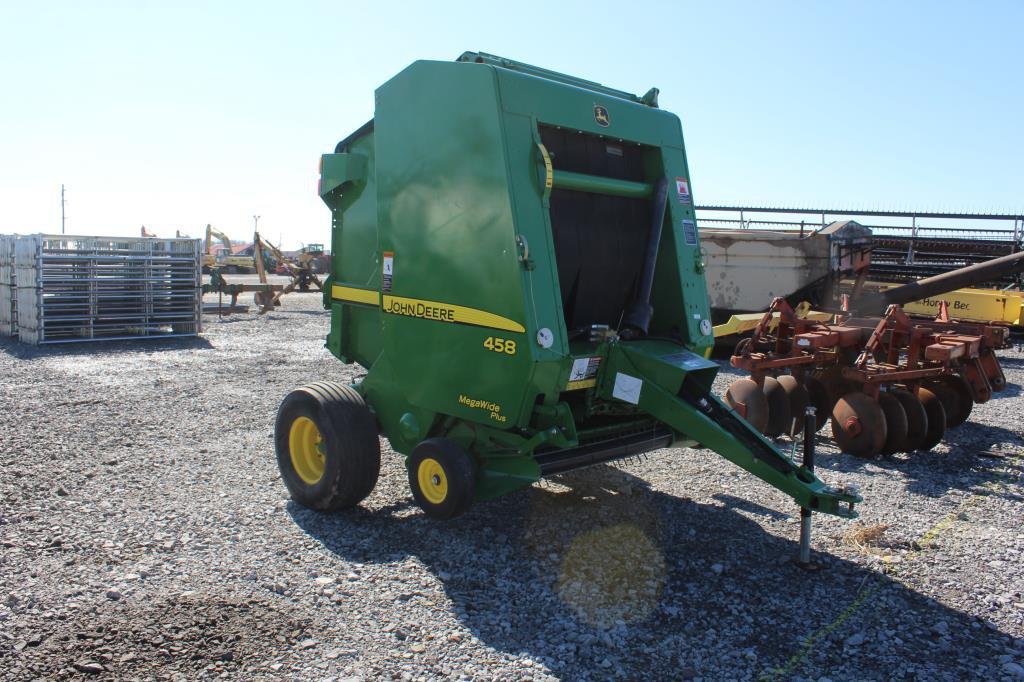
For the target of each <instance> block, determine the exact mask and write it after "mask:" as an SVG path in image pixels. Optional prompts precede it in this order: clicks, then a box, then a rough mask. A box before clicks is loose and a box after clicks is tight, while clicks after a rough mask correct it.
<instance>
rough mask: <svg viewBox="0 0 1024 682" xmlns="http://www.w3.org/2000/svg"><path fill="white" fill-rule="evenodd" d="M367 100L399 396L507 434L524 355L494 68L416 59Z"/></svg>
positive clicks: (385, 323)
mask: <svg viewBox="0 0 1024 682" xmlns="http://www.w3.org/2000/svg"><path fill="white" fill-rule="evenodd" d="M376 99H377V106H376V114H375V130H376V133H375V136H376V138H377V149H376V153H377V172H376V179H377V183H378V196H379V197H381V199H380V203H379V204H378V207H377V209H378V210H377V215H378V222H379V225H380V240H379V244H378V246H377V249H378V252H379V253H383V252H388V253H391V254H393V259H394V260H393V268H394V271H393V278H392V287H391V290H390V291H385V290H382V291H381V304H382V310H383V315H382V333H383V338H384V353H385V355H386V356H387V359H388V362H389V363H390V366H391V368H392V370H393V373H394V377H395V380H396V382H397V384H398V385H400V386H402V387H403V388H404V389H405V395H404V396H403V399H404V400H407V401H408V402H409V403H410V404H412V405H415V406H417V407H420V408H424V409H429V410H432V411H434V412H438V413H442V414H446V415H452V416H455V417H459V418H462V419H466V420H469V421H473V422H478V423H481V424H488V425H491V426H495V427H498V428H509V427H512V426H515V425H516V424H518V423H519V422H520V419H521V417H522V418H524V419H528V415H522V414H521V409H520V406H521V404H522V396H523V394H524V393H525V391H526V385H527V383H528V380H529V374H530V363H531V355H530V353H531V350H530V345H529V344H530V339H529V338H528V337H527V334H526V326H525V325H526V309H525V305H524V295H523V286H522V278H521V274H520V270H521V267H522V266H521V265H520V263H519V261H518V257H517V246H516V240H515V234H516V232H515V225H514V221H513V217H512V210H511V202H510V197H509V183H508V177H507V168H506V159H505V156H504V145H503V138H502V130H501V122H500V117H499V113H500V110H499V106H498V99H497V91H496V84H495V78H494V72H493V69H491V68H489V67H486V66H482V65H477V64H459V63H445V62H427V61H423V62H416V63H415V64H413V65H412V66H410V67H409V68H407V69H405V70H404V71H403V72H402V73H400V74H399V75H398V76H396V77H395V78H393V79H391V80H390V81H388V82H387V83H385V84H384V85H383V86H381V87H380V88H379V89H378V91H377V98H376ZM424 358H429V359H430V360H429V361H424ZM424 426H426V425H424Z"/></svg>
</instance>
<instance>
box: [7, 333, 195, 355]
mask: <svg viewBox="0 0 1024 682" xmlns="http://www.w3.org/2000/svg"><path fill="white" fill-rule="evenodd" d="M213 348H214V345H213V344H212V343H210V341H209V339H207V338H206V337H203V336H174V337H169V338H166V339H136V340H133V341H90V342H89V343H54V344H46V345H41V346H33V345H30V344H27V343H20V342H18V341H17V340H14V339H0V352H3V353H7V354H8V355H10V356H11V357H13V358H15V359H17V360H33V359H35V358H49V357H54V356H69V355H71V356H78V355H83V356H84V355H125V354H130V353H159V352H162V351H173V350H211V349H213Z"/></svg>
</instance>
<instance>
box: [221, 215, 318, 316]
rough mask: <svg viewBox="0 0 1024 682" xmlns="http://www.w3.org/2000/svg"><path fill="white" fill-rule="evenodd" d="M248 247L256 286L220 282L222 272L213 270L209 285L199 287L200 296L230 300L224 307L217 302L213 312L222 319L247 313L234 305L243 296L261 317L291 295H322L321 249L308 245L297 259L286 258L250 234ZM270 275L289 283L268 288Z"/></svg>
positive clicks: (244, 308) (261, 238) (265, 242)
mask: <svg viewBox="0 0 1024 682" xmlns="http://www.w3.org/2000/svg"><path fill="white" fill-rule="evenodd" d="M252 243H253V252H252V257H251V259H252V262H253V267H254V268H255V270H256V274H257V276H258V277H259V283H235V282H229V281H227V280H226V279H224V276H223V274H222V268H221V267H219V266H218V267H214V268H213V269H212V270H211V271H210V282H209V284H204V285H203V293H204V294H208V293H216V294H219V295H220V296H221V297H223V296H224V295H227V296H229V297H230V302H229V303H228V305H227V306H224V305H223V300H221V301H219V302H218V305H217V306H216V312H218V313H219V314H222V315H224V314H231V313H235V312H244V311H245V310H247V309H248V308H247V307H242V306H239V305H238V297H239V296H241V295H242V294H243V293H249V292H252V293H253V302H254V303H255V304H256V306H257V308H258V309H259V313H260V314H261V315H262V314H264V313H268V312H270V311H271V310H273V309H274V308H276V307H277V306H280V305H281V297H282V296H285V295H286V294H290V293H292V292H293V291H302V292H307V291H311V290H313V289H314V288H315V289H316V291H318V292H320V293H323V291H324V284H323V281H322V280H321V279H320V277H319V276H318V274H317V273H318V269H319V268H320V267H322V259H323V258H324V257H325V256H324V250H323V246H322V245H318V244H310V245H308V246H306V247H304V248H303V250H302V251H300V252H299V255H298V256H297V257H295V258H289V257H287V256H286V255H285V254H284V253H283V252H282V251H281V250H280V249H279V248H277V247H276V246H274V245H273V244H271V243H270V242H269V241H267V240H265V239H264V238H263V237H261V236H260V233H259V232H255V233H253V238H252ZM218 263H219V261H218ZM271 272H274V273H278V274H283V275H286V276H288V277H290V278H291V281H289V282H288V283H287V284H272V283H270V282H269V281H268V274H269V273H271ZM212 311H213V310H211V312H212Z"/></svg>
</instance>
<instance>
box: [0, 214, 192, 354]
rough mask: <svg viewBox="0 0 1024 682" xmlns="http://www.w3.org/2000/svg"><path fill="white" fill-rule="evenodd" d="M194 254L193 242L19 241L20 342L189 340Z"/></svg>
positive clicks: (108, 239) (41, 237) (16, 247)
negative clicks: (174, 338)
mask: <svg viewBox="0 0 1024 682" xmlns="http://www.w3.org/2000/svg"><path fill="white" fill-rule="evenodd" d="M6 239H11V238H9V237H8V238H6ZM200 255H201V247H200V241H199V240H198V239H155V238H148V237H147V238H132V237H78V236H65V235H42V234H37V235H29V236H25V237H18V238H16V239H14V274H15V283H16V285H17V289H16V292H15V298H16V315H17V334H18V337H19V338H20V340H21V341H23V342H25V343H32V344H41V343H68V342H80V341H92V340H113V339H137V338H148V337H168V336H195V335H197V334H198V333H199V332H200V331H201V312H200V308H201V293H200V284H201V282H200V276H201V274H200Z"/></svg>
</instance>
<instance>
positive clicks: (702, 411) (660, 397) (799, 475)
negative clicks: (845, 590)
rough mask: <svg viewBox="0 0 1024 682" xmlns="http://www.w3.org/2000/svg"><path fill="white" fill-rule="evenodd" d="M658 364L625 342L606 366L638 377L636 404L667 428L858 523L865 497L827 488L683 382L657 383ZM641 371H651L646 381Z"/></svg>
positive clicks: (799, 498) (811, 504) (696, 362)
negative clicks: (858, 505)
mask: <svg viewBox="0 0 1024 682" xmlns="http://www.w3.org/2000/svg"><path fill="white" fill-rule="evenodd" d="M659 360H660V359H656V358H655V357H652V355H650V354H648V353H646V352H644V351H643V350H642V349H641V348H639V347H637V346H636V345H635V344H632V343H629V342H626V343H619V344H616V345H615V346H613V347H612V350H611V352H610V354H609V363H608V364H609V365H614V366H615V367H616V369H617V370H619V371H620V372H625V373H626V374H628V375H630V376H633V377H640V381H641V383H642V386H641V387H640V390H639V392H638V393H639V394H638V395H637V396H636V400H637V402H635V403H634V404H635V405H636V406H637V407H639V408H640V409H641V410H643V411H644V412H646V413H647V414H650V415H651V416H652V417H654V418H655V419H657V420H659V421H661V422H662V423H664V424H665V425H666V426H668V427H669V428H671V429H673V430H674V431H676V432H678V433H681V434H684V435H685V436H686V437H687V438H689V439H692V440H695V441H697V442H699V443H702V444H703V445H704V447H706V448H709V449H711V450H714V451H715V452H717V453H718V454H719V455H721V456H722V457H725V458H726V459H727V460H729V461H730V462H732V463H733V464H735V465H737V466H739V467H741V468H743V469H746V470H747V471H749V472H750V473H752V474H754V475H755V476H757V477H758V478H760V479H761V480H763V481H765V482H766V483H768V484H770V485H772V486H774V487H775V488H778V489H779V490H781V491H782V492H784V493H786V494H787V495H789V496H790V497H792V498H793V499H794V500H795V501H796V503H797V504H798V505H800V507H802V508H804V509H807V510H810V511H816V512H822V513H825V514H832V515H834V516H840V517H843V518H848V519H852V518H856V517H857V512H856V511H855V510H854V508H853V507H854V505H855V504H856V503H858V502H860V501H861V497H860V495H858V494H857V492H856V491H855V490H853V489H848V488H832V487H829V486H827V485H825V483H824V482H823V481H822V480H821V479H819V478H818V477H817V476H815V474H814V471H813V470H812V469H811V468H809V467H807V466H801V465H799V464H796V463H795V462H793V460H791V459H790V458H789V457H787V456H786V455H784V454H783V453H782V452H780V451H779V450H778V449H777V448H776V447H775V446H774V445H773V444H772V442H771V441H769V440H767V439H766V438H765V437H764V436H763V435H761V433H760V432H759V431H758V430H757V429H756V428H755V427H754V426H752V425H751V424H750V423H749V422H748V421H746V420H745V419H743V418H742V417H740V416H739V415H738V414H737V413H736V412H735V411H733V410H732V409H731V408H730V407H729V406H728V405H726V404H725V403H723V402H722V401H721V400H719V399H718V398H717V397H715V396H714V395H712V394H711V393H710V392H707V393H704V395H703V396H700V395H696V396H695V395H692V394H690V395H688V394H687V388H686V383H685V382H684V385H683V386H684V387H683V389H682V390H681V391H679V392H678V393H677V392H676V391H675V390H670V389H668V388H666V387H665V386H664V385H662V383H661V382H659V381H658V375H660V374H664V372H659V371H658V369H656V368H657V366H658V363H659ZM660 361H661V362H664V360H660ZM701 362H704V363H706V366H705V367H700V363H701ZM689 363H690V366H691V368H692V369H691V372H697V373H699V372H703V371H714V370H716V369H717V367H716V366H715V365H714V363H712V362H710V361H704V360H703V359H701V358H696V357H695V358H693V359H692V360H690V361H689ZM641 365H642V366H645V367H646V368H647V369H648V373H647V374H646V376H645V372H644V371H643V370H641ZM613 384H614V382H613V381H605V382H604V383H603V388H602V391H603V392H604V394H603V395H602V397H604V398H606V399H607V398H611V399H616V398H619V399H621V398H620V396H619V395H616V389H615V388H613ZM620 395H621V394H620ZM629 402H633V401H632V400H629Z"/></svg>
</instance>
